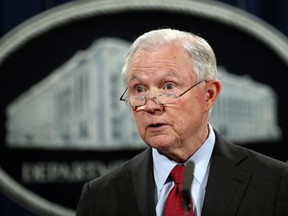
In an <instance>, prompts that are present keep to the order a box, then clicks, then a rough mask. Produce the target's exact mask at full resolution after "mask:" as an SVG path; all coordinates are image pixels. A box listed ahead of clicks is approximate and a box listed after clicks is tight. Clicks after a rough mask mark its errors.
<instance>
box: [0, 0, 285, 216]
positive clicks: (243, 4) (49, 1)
mask: <svg viewBox="0 0 288 216" xmlns="http://www.w3.org/2000/svg"><path fill="white" fill-rule="evenodd" d="M75 1H76V0H75ZM78 1H81V0H78ZM82 1H84V0H82ZM86 1H87V0H86ZM95 1H96V0H95ZM176 1H177V0H176ZM179 1H181V0H179ZM191 1H193V0H191ZM215 1H216V0H215ZM218 1H219V2H222V3H225V4H228V5H231V6H234V7H237V8H239V9H242V10H244V11H246V12H248V13H250V14H252V15H255V16H256V17H258V18H260V19H262V20H263V21H265V22H267V23H269V24H270V25H272V26H274V27H275V28H276V29H277V30H279V31H280V32H282V33H283V34H284V35H286V37H288V13H287V10H288V1H283V0H273V1H271V0H218ZM69 2H72V1H71V0H25V1H23V0H0V37H3V36H4V35H5V34H6V33H8V32H9V31H11V30H13V29H14V28H15V27H17V26H18V25H19V24H21V23H22V22H24V21H26V20H28V19H29V18H31V17H33V16H35V15H37V14H40V13H42V12H44V11H47V10H49V9H52V8H54V7H57V6H60V5H62V4H65V3H69ZM115 4H117V0H115ZM0 75H1V71H0ZM286 155H287V154H286ZM0 215H1V216H12V215H13V216H17V215H19V216H20V215H21V216H36V215H35V214H33V213H31V212H30V211H28V210H27V209H25V208H23V207H21V206H20V205H18V204H17V203H15V202H14V201H12V200H11V199H9V198H8V197H6V196H5V195H4V194H2V193H0Z"/></svg>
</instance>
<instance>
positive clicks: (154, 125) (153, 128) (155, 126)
mask: <svg viewBox="0 0 288 216" xmlns="http://www.w3.org/2000/svg"><path fill="white" fill-rule="evenodd" d="M166 126H167V124H164V123H151V124H149V125H148V126H147V128H146V129H147V130H150V131H158V130H161V129H163V127H166Z"/></svg>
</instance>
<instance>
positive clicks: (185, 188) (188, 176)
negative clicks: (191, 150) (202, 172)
mask: <svg viewBox="0 0 288 216" xmlns="http://www.w3.org/2000/svg"><path fill="white" fill-rule="evenodd" d="M193 173H194V163H193V162H192V161H188V162H187V164H186V167H185V171H184V176H183V182H182V188H181V195H182V198H183V207H184V209H185V211H186V212H189V211H190V210H191V208H192V203H190V200H191V186H192V180H193Z"/></svg>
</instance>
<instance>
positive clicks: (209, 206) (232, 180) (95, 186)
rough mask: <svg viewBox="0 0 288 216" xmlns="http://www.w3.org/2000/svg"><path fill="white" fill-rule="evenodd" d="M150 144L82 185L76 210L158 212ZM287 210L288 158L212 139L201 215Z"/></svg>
mask: <svg viewBox="0 0 288 216" xmlns="http://www.w3.org/2000/svg"><path fill="white" fill-rule="evenodd" d="M154 188H155V184H154V178H153V168H152V154H151V148H147V149H146V150H145V151H143V152H142V153H140V154H139V155H137V156H135V157H134V158H132V159H131V160H129V161H127V162H126V163H124V164H123V165H120V167H118V168H116V169H115V170H114V171H113V172H111V173H110V174H108V175H105V176H101V177H99V178H97V179H95V180H93V181H90V182H88V183H86V184H85V185H84V186H83V190H82V194H81V198H80V199H79V202H78V206H77V213H76V215H77V216H92V215H93V216H95V215H97V216H130V215H131V216H138V215H139V216H144V215H145V216H156V213H155V203H154ZM234 215H235V216H236V215H237V216H272V215H273V216H280V215H281V216H288V164H286V163H284V162H280V161H276V160H274V159H272V158H269V157H266V156H264V155H261V154H259V153H256V152H253V151H251V150H248V149H245V148H242V147H240V146H237V145H233V144H231V143H229V142H227V141H226V140H225V139H224V138H223V137H221V136H220V135H219V134H218V133H217V132H216V143H215V147H214V150H213V153H212V157H211V167H210V173H209V178H208V183H207V188H206V195H205V200H204V204H203V209H202V216H234Z"/></svg>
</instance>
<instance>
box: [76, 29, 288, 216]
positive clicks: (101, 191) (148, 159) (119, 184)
mask: <svg viewBox="0 0 288 216" xmlns="http://www.w3.org/2000/svg"><path fill="white" fill-rule="evenodd" d="M122 78H123V80H124V83H125V84H126V85H127V89H126V91H125V92H124V93H123V95H122V96H121V100H122V101H126V102H127V103H128V104H129V105H130V106H131V110H132V112H133V114H134V118H135V121H136V125H137V129H138V132H139V134H140V136H141V138H142V139H143V140H144V142H145V143H146V144H147V145H148V146H149V148H147V149H146V150H144V152H142V153H140V154H139V155H137V156H135V157H134V158H132V159H131V160H129V161H127V162H126V163H124V164H123V165H121V166H120V167H118V168H117V169H115V170H114V171H112V172H111V173H109V174H107V175H105V176H101V177H99V178H97V179H95V180H93V181H90V182H88V183H86V184H85V185H84V187H83V191H82V195H81V198H80V200H79V203H78V207H77V216H90V215H91V216H92V215H101V216H106V215H111V216H112V215H113V216H114V215H121V216H122V215H123V216H124V215H125V216H127V215H133V216H135V215H147V216H150V215H151V216H153V215H157V216H161V215H166V214H168V213H169V211H170V210H166V206H168V205H171V204H167V203H168V201H167V203H166V200H168V197H169V193H170V191H172V190H173V189H172V188H173V187H174V185H175V187H176V185H178V183H176V181H175V183H174V182H173V181H172V180H171V178H172V174H171V175H169V173H170V172H172V171H171V170H174V169H173V168H174V167H176V165H177V164H178V165H179V164H180V165H185V164H186V163H187V162H188V161H193V163H194V166H195V168H194V176H193V183H192V187H191V188H192V189H191V198H192V210H193V213H190V215H192V214H193V215H194V216H200V215H202V216H208V215H213V216H220V215H221V216H224V215H227V216H233V215H237V216H247V215H253V216H272V215H273V216H280V215H282V216H284V215H286V216H287V215H288V165H287V164H285V163H284V162H280V161H277V160H275V159H272V158H269V157H267V156H264V155H261V154H259V153H256V152H253V151H251V150H248V149H245V148H243V147H240V146H236V145H233V144H231V143H229V142H228V141H226V140H225V139H224V138H223V137H222V136H221V135H219V134H218V133H217V131H216V130H215V129H213V127H212V125H211V124H210V123H209V113H210V111H211V109H212V107H213V105H214V104H215V101H216V100H217V98H218V96H219V94H220V91H221V82H220V81H219V80H218V79H217V67H216V59H215V55H214V52H213V50H212V48H211V47H210V46H209V44H208V43H207V42H206V41H205V40H204V39H203V38H201V37H199V36H196V35H193V34H191V33H187V32H181V31H178V30H172V29H160V30H153V31H150V32H148V33H145V34H143V35H142V36H140V37H139V38H138V39H136V41H135V42H134V43H133V44H132V46H131V49H130V51H129V54H128V56H127V58H126V61H125V64H124V66H123V70H122ZM177 167H178V166H177ZM182 167H183V166H182ZM181 175H182V174H181ZM180 189H181V186H180ZM171 193H172V192H171ZM173 202H174V203H175V202H176V201H173ZM173 202H172V203H173ZM177 202H178V201H177ZM173 208H174V207H172V209H173ZM175 208H176V207H175ZM181 208H182V207H181ZM170 209H171V207H170ZM177 211H178V210H177ZM179 211H180V210H179ZM172 215H178V213H177V214H176V213H173V214H172ZM179 215H183V212H182V213H180V214H179Z"/></svg>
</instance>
